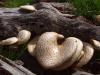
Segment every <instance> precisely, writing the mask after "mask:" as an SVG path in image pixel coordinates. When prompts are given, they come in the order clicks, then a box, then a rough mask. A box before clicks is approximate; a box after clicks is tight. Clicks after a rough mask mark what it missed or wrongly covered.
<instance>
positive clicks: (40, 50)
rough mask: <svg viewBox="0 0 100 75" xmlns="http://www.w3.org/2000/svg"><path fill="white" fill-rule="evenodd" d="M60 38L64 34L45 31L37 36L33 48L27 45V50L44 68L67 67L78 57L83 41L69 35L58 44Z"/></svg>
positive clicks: (62, 37)
mask: <svg viewBox="0 0 100 75" xmlns="http://www.w3.org/2000/svg"><path fill="white" fill-rule="evenodd" d="M62 39H64V36H63V35H61V34H58V33H56V32H46V33H44V34H42V35H41V36H40V37H39V39H38V41H37V43H36V45H34V44H33V49H32V47H31V48H30V47H29V46H28V51H29V52H31V53H30V54H31V55H34V56H35V57H36V58H37V60H38V61H39V63H40V64H41V65H42V66H43V67H44V68H46V69H55V70H57V69H58V68H59V69H65V68H68V67H69V66H71V65H72V64H73V63H74V62H75V61H76V59H78V57H79V55H80V54H81V50H82V48H83V43H82V42H81V41H80V40H79V39H77V38H75V37H69V38H66V39H65V40H64V41H62V43H60V44H59V43H58V40H62ZM33 42H34V41H33ZM30 44H32V42H31V43H30ZM30 44H29V45H30ZM63 64H65V65H64V66H63ZM62 66H63V67H62Z"/></svg>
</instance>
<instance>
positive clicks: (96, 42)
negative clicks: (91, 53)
mask: <svg viewBox="0 0 100 75" xmlns="http://www.w3.org/2000/svg"><path fill="white" fill-rule="evenodd" d="M92 43H93V45H94V48H95V49H98V50H100V41H97V40H95V39H92Z"/></svg>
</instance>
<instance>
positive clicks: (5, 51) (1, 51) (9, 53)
mask: <svg viewBox="0 0 100 75" xmlns="http://www.w3.org/2000/svg"><path fill="white" fill-rule="evenodd" d="M26 49H27V46H26V45H21V46H19V47H18V49H17V50H14V49H13V50H11V49H10V48H9V47H8V46H3V47H0V55H3V56H5V57H7V58H9V59H11V60H18V59H20V58H21V57H23V56H24V55H25V54H26V53H27V50H26Z"/></svg>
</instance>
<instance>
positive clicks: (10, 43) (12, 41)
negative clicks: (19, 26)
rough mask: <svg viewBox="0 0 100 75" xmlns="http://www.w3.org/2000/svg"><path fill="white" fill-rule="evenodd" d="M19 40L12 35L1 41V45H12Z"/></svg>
mask: <svg viewBox="0 0 100 75" xmlns="http://www.w3.org/2000/svg"><path fill="white" fill-rule="evenodd" d="M17 42H18V38H16V37H11V38H8V39H5V40H2V41H0V45H12V44H15V43H17Z"/></svg>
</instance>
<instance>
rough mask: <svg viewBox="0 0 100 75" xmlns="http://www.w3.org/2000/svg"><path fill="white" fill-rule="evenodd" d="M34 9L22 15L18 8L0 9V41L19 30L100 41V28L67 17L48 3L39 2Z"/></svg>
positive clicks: (76, 18)
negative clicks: (47, 32)
mask: <svg viewBox="0 0 100 75" xmlns="http://www.w3.org/2000/svg"><path fill="white" fill-rule="evenodd" d="M35 7H36V9H38V10H37V11H36V12H33V13H24V12H22V11H19V8H0V39H5V38H7V37H11V36H16V35H17V33H18V32H19V31H20V30H22V29H26V30H29V31H31V32H32V34H33V36H34V34H36V35H38V34H41V33H43V32H46V31H55V32H58V33H61V34H63V35H65V36H66V37H67V36H75V37H78V38H80V39H82V40H89V39H91V38H94V39H98V40H100V26H95V25H93V24H92V23H88V22H87V21H85V20H83V19H80V18H78V17H67V16H66V15H65V14H61V13H60V12H59V11H58V10H57V9H56V8H54V7H53V6H52V5H51V4H49V3H44V2H40V3H38V4H36V5H35Z"/></svg>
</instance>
